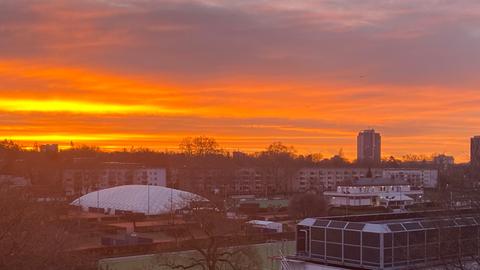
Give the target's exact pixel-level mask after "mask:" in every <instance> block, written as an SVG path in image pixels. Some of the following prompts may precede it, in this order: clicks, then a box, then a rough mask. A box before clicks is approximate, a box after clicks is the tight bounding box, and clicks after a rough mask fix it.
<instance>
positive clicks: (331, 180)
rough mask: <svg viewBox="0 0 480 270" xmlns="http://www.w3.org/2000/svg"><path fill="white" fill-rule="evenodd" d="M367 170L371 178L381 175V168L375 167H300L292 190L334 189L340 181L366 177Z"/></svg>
mask: <svg viewBox="0 0 480 270" xmlns="http://www.w3.org/2000/svg"><path fill="white" fill-rule="evenodd" d="M369 171H370V173H371V176H372V177H373V178H380V177H382V175H383V171H382V169H377V168H373V169H368V168H302V169H300V170H299V171H298V172H297V173H296V175H295V176H294V181H293V190H294V191H295V192H305V191H308V190H317V191H324V190H335V189H336V188H337V186H338V185H340V184H341V183H344V182H351V181H353V180H355V179H360V178H365V177H367V176H368V174H369Z"/></svg>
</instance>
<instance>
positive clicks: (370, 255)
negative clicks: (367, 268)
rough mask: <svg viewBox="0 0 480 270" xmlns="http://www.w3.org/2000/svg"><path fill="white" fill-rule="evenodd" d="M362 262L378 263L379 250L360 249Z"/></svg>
mask: <svg viewBox="0 0 480 270" xmlns="http://www.w3.org/2000/svg"><path fill="white" fill-rule="evenodd" d="M362 260H363V261H367V262H376V263H379V262H380V250H379V249H376V248H366V247H364V248H363V249H362Z"/></svg>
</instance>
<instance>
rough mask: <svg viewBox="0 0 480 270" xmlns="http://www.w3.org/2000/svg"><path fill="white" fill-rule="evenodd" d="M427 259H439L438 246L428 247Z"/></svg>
mask: <svg viewBox="0 0 480 270" xmlns="http://www.w3.org/2000/svg"><path fill="white" fill-rule="evenodd" d="M426 250H427V254H426V255H427V258H429V259H436V258H438V254H439V253H438V245H427V248H426Z"/></svg>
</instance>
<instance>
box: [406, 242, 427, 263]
mask: <svg viewBox="0 0 480 270" xmlns="http://www.w3.org/2000/svg"><path fill="white" fill-rule="evenodd" d="M408 254H409V257H410V260H413V261H416V260H424V259H425V246H423V245H420V246H410V251H409V253H408Z"/></svg>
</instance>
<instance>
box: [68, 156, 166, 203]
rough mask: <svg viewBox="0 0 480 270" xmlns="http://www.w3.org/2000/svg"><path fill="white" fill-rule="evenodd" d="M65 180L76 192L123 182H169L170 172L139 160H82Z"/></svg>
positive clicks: (93, 189) (149, 183) (69, 171)
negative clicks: (124, 161)
mask: <svg viewBox="0 0 480 270" xmlns="http://www.w3.org/2000/svg"><path fill="white" fill-rule="evenodd" d="M62 180H63V185H64V191H65V194H66V195H67V196H72V195H82V194H87V193H89V192H92V191H95V190H98V189H105V188H110V187H115V186H121V185H134V184H137V185H152V186H166V182H167V173H166V169H165V168H153V167H146V166H144V165H142V164H139V163H121V162H104V163H93V164H92V163H91V162H88V163H86V162H82V163H79V164H73V165H72V166H71V167H70V168H68V169H65V170H64V171H63V173H62Z"/></svg>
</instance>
